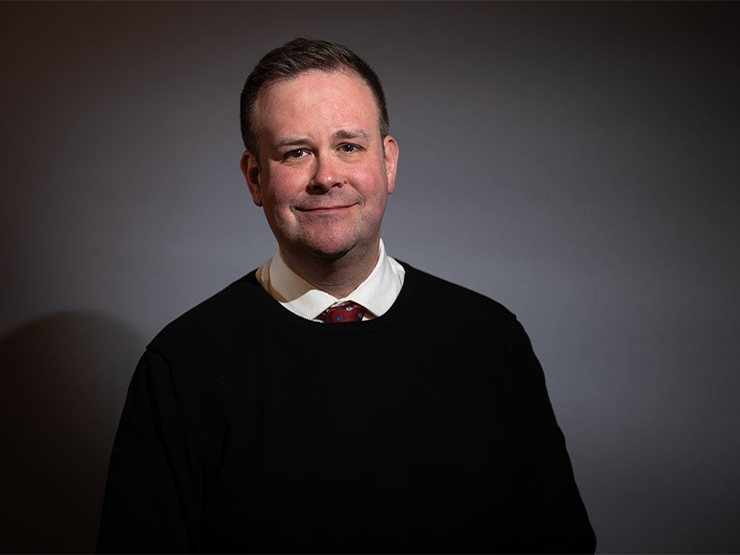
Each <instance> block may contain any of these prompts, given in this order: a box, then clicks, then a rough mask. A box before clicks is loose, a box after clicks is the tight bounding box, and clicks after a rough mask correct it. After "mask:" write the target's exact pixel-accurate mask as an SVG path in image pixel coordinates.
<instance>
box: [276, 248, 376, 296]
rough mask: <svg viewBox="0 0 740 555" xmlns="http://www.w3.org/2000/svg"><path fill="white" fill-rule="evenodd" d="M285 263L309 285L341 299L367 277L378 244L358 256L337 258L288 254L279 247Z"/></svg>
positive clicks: (373, 265) (373, 261) (374, 261)
mask: <svg viewBox="0 0 740 555" xmlns="http://www.w3.org/2000/svg"><path fill="white" fill-rule="evenodd" d="M280 255H281V256H282V257H283V260H284V261H285V264H287V266H288V267H289V268H290V269H291V270H293V271H294V272H295V273H296V274H298V275H299V276H301V277H302V278H303V279H305V280H306V281H307V282H309V283H310V284H311V285H314V286H315V287H318V288H319V289H321V290H322V291H326V292H327V293H329V294H330V295H332V296H333V297H336V298H338V299H341V298H342V297H346V296H347V295H349V294H350V293H351V292H352V291H354V290H355V289H357V287H358V286H359V285H360V284H361V283H362V282H363V281H365V279H367V277H368V276H369V275H370V274H371V273H372V271H373V269H374V268H375V265H376V264H377V263H378V257H379V256H380V247H379V246H376V248H375V249H374V251H372V252H370V253H367V254H364V255H362V256H358V255H357V254H355V253H347V254H344V255H342V256H340V257H338V258H320V257H317V256H314V255H311V254H308V253H301V254H297V255H296V254H289V253H287V252H285V251H283V249H280Z"/></svg>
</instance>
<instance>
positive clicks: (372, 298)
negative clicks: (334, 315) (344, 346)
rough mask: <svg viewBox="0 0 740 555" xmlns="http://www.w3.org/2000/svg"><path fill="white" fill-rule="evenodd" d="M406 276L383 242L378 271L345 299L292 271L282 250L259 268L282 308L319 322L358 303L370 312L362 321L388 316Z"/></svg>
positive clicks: (260, 277)
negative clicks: (325, 315) (338, 308)
mask: <svg viewBox="0 0 740 555" xmlns="http://www.w3.org/2000/svg"><path fill="white" fill-rule="evenodd" d="M405 275H406V270H404V268H403V266H401V264H399V263H398V262H397V261H396V260H394V259H393V258H391V257H390V256H388V255H386V253H385V245H384V244H383V240H382V239H381V240H380V256H379V257H378V263H377V264H376V265H375V268H374V269H373V271H372V272H370V275H369V276H367V279H365V281H363V282H362V283H361V284H360V285H358V286H357V289H355V290H354V291H352V292H351V293H350V294H349V295H347V296H346V297H343V298H341V299H337V298H336V297H334V296H333V295H330V294H329V293H327V292H326V291H322V290H321V289H319V288H317V287H316V286H314V285H311V284H310V283H309V282H307V281H306V280H305V279H303V278H302V277H301V276H299V275H298V274H296V273H295V272H294V271H293V270H291V269H290V268H288V265H287V264H286V263H285V260H283V257H282V256H280V248H279V247H278V248H277V249H276V250H275V256H273V257H272V258H271V259H269V260H268V261H267V262H265V263H264V264H262V266H260V267H259V268H258V270H257V281H259V283H260V285H262V287H264V288H265V290H266V291H267V292H268V293H269V294H270V295H271V296H272V297H273V298H274V299H275V300H277V301H278V302H279V303H280V304H281V305H283V306H284V307H285V308H287V309H288V310H290V311H291V312H293V313H294V314H297V315H298V316H302V317H303V318H307V319H309V320H315V319H316V317H317V316H319V314H321V313H322V312H323V311H324V310H326V309H327V308H329V307H332V306H336V305H341V304H345V303H348V302H355V303H359V304H361V305H362V306H364V307H365V308H366V309H367V310H366V311H365V315H364V316H363V318H362V319H363V320H371V319H373V318H377V317H378V316H382V315H383V314H385V313H386V311H387V310H388V309H389V308H390V307H391V305H392V304H393V303H394V302H395V300H396V298H397V297H398V294H399V293H400V292H401V287H402V286H403V278H404V276H405Z"/></svg>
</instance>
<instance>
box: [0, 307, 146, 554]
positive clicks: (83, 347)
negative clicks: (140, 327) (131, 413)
mask: <svg viewBox="0 0 740 555" xmlns="http://www.w3.org/2000/svg"><path fill="white" fill-rule="evenodd" d="M140 351H141V341H140V340H139V338H138V337H137V335H136V333H135V332H134V331H133V330H132V329H130V328H129V327H127V326H126V325H124V324H122V323H120V322H117V321H115V320H112V319H110V318H107V317H104V316H100V315H97V314H94V313H89V312H62V313H54V314H51V315H48V316H44V317H42V318H39V319H37V320H34V321H31V322H30V323H27V324H25V325H23V326H21V327H19V328H16V329H15V330H13V331H11V332H10V333H8V334H7V335H5V336H4V337H2V338H0V369H2V378H3V379H2V389H0V442H1V443H0V444H1V445H2V456H1V457H0V472H2V477H3V478H2V480H3V487H2V495H1V496H0V498H1V499H2V500H1V501H0V507H1V509H0V522H2V525H1V527H2V528H4V530H3V532H2V534H0V551H2V552H14V553H85V552H91V551H92V550H93V549H94V546H95V537H96V534H97V527H98V520H99V517H100V507H101V503H102V498H103V491H104V487H105V475H106V471H107V466H108V458H109V456H110V450H111V445H112V443H113V436H114V434H115V429H116V426H117V424H118V418H119V416H120V411H121V408H122V406H123V400H124V397H125V392H126V386H127V383H128V380H129V378H130V376H131V373H132V372H133V367H134V364H135V362H136V358H137V357H138V356H139V355H140Z"/></svg>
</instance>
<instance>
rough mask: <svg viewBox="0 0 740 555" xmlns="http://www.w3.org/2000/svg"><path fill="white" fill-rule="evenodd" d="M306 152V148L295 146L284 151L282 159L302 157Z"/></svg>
mask: <svg viewBox="0 0 740 555" xmlns="http://www.w3.org/2000/svg"><path fill="white" fill-rule="evenodd" d="M307 154H308V153H307V152H306V149H304V148H297V149H295V150H291V151H290V152H286V153H285V154H284V155H283V160H291V159H292V160H296V159H298V158H303V157H304V156H306V155H307Z"/></svg>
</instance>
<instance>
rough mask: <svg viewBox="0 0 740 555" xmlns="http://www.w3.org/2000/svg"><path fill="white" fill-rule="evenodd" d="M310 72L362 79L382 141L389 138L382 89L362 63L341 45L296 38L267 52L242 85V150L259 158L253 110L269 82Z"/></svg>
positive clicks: (386, 111)
mask: <svg viewBox="0 0 740 555" xmlns="http://www.w3.org/2000/svg"><path fill="white" fill-rule="evenodd" d="M310 70H321V71H325V72H331V71H348V72H351V73H355V74H357V75H358V76H359V77H361V78H362V79H363V81H365V83H366V84H367V86H368V87H370V90H371V91H372V94H373V97H374V98H375V103H376V104H377V106H378V113H379V114H380V121H379V122H378V125H379V126H380V136H381V138H385V137H386V135H388V110H387V108H386V106H385V95H384V94H383V87H382V86H381V84H380V79H378V76H377V74H376V73H375V72H374V71H373V70H372V68H371V67H370V66H369V65H368V64H367V63H366V62H365V60H363V59H362V58H360V57H359V56H358V55H357V54H355V53H354V52H352V51H351V50H350V49H349V48H346V47H344V46H342V45H341V44H336V43H334V42H327V41H324V40H313V39H305V38H297V39H294V40H292V41H290V42H288V43H286V44H284V45H283V46H280V47H278V48H275V49H274V50H272V51H270V52H268V53H267V54H266V55H265V56H264V57H263V58H262V59H261V60H260V61H259V63H258V64H257V65H256V66H255V68H254V69H253V70H252V73H250V74H249V77H248V78H247V82H246V83H245V84H244V89H243V90H242V94H241V102H240V118H241V130H242V140H243V141H244V147H245V148H246V149H247V150H248V151H250V152H251V153H253V154H254V155H255V156H259V154H258V152H259V139H258V137H257V136H256V133H255V125H254V124H255V122H254V106H255V103H256V102H257V97H258V96H259V94H260V91H261V90H262V88H263V87H264V86H265V85H267V84H268V83H270V82H272V81H275V80H279V79H290V78H292V77H296V76H298V75H299V74H301V73H303V72H305V71H310Z"/></svg>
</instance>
